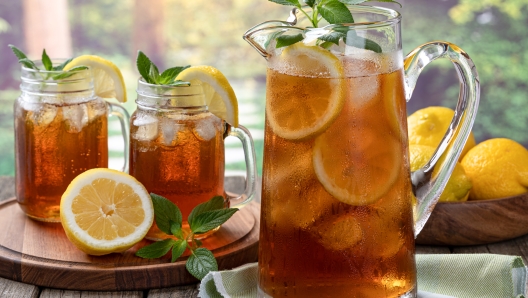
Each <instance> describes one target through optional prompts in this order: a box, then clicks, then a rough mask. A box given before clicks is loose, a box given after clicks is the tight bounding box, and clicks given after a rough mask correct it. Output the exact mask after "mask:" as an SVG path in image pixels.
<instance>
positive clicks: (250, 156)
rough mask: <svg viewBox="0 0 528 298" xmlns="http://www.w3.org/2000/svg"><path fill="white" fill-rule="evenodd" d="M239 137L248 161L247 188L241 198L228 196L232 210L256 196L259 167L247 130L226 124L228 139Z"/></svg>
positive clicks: (240, 126) (225, 135)
mask: <svg viewBox="0 0 528 298" xmlns="http://www.w3.org/2000/svg"><path fill="white" fill-rule="evenodd" d="M229 136H232V137H237V138H238V139H239V140H240V142H241V143H242V148H243V149H244V158H245V160H246V187H245V189H244V192H243V193H242V194H241V195H239V196H230V195H228V198H229V201H230V202H231V205H230V207H232V208H241V207H243V206H244V205H246V204H247V203H249V202H250V201H251V200H253V197H254V196H255V189H256V183H257V179H256V175H257V166H256V163H255V160H256V158H255V146H254V145H253V139H252V138H251V134H250V132H249V130H248V129H247V128H245V127H244V126H242V125H239V126H238V127H233V126H231V125H229V124H227V123H226V133H225V134H224V138H226V137H229Z"/></svg>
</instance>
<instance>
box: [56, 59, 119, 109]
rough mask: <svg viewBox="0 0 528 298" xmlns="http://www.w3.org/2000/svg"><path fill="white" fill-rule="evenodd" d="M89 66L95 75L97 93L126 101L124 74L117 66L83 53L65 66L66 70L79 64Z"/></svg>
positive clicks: (104, 96)
mask: <svg viewBox="0 0 528 298" xmlns="http://www.w3.org/2000/svg"><path fill="white" fill-rule="evenodd" d="M81 65H84V66H88V67H90V68H91V69H92V72H93V76H94V88H95V94H96V95H97V96H99V97H103V98H115V99H117V101H119V102H126V88H125V82H124V80H123V75H122V74H121V71H120V70H119V68H117V66H116V65H115V64H114V63H112V62H111V61H108V60H106V59H103V58H101V57H99V56H95V55H82V56H79V57H77V58H75V59H73V60H72V61H70V63H68V64H66V66H64V69H63V70H64V71H67V70H70V69H72V68H74V67H77V66H81Z"/></svg>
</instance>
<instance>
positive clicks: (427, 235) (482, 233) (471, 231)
mask: <svg viewBox="0 0 528 298" xmlns="http://www.w3.org/2000/svg"><path fill="white" fill-rule="evenodd" d="M525 234H528V193H525V194H522V195H518V196H513V197H508V198H502V199H494V200H485V201H467V202H457V203H438V204H436V206H435V208H434V210H433V213H432V214H431V217H429V220H428V221H427V223H426V224H425V226H424V228H423V230H422V232H421V233H420V234H419V235H418V237H417V238H416V244H425V245H477V244H487V243H493V242H498V241H503V240H508V239H512V238H515V237H519V236H522V235H525Z"/></svg>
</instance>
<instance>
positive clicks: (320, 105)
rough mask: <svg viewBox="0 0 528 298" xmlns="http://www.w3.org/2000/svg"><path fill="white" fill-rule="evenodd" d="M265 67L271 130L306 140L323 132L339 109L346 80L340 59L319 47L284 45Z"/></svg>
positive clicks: (344, 93) (288, 137) (343, 97)
mask: <svg viewBox="0 0 528 298" xmlns="http://www.w3.org/2000/svg"><path fill="white" fill-rule="evenodd" d="M278 59H279V60H278V61H273V62H272V64H271V67H270V69H269V70H268V84H267V100H266V105H267V106H266V117H267V121H268V122H269V125H270V127H271V128H272V130H273V132H274V133H275V134H277V135H278V136H280V137H282V138H285V139H289V140H305V139H309V138H311V137H314V136H316V135H318V134H320V133H321V132H323V131H324V130H325V129H326V128H327V127H328V126H330V124H332V122H333V121H334V120H335V119H336V117H337V116H338V115H339V113H340V112H341V109H342V107H343V104H344V102H345V97H346V83H345V80H344V70H343V66H342V63H341V61H339V59H337V57H336V56H334V55H333V54H331V53H330V52H329V51H327V50H325V49H322V48H320V47H318V46H306V45H304V44H303V43H297V44H294V45H292V46H289V47H287V48H286V49H285V50H284V51H283V52H282V54H281V55H280V57H279V58H278Z"/></svg>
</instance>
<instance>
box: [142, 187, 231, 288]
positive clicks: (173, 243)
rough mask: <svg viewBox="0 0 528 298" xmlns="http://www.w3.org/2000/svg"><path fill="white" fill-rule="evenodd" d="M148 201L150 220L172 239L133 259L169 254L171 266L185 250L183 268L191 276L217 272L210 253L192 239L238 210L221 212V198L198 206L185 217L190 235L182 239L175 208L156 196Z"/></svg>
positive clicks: (201, 276)
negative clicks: (150, 209)
mask: <svg viewBox="0 0 528 298" xmlns="http://www.w3.org/2000/svg"><path fill="white" fill-rule="evenodd" d="M150 197H151V199H152V204H153V205H154V216H155V221H156V224H157V225H158V228H159V229H160V230H161V231H162V232H164V233H165V234H167V235H173V236H174V237H175V238H176V239H172V238H171V239H165V240H163V241H158V242H154V243H152V244H150V245H147V246H145V247H142V248H141V249H139V250H138V251H137V252H136V256H138V257H141V258H146V259H155V258H160V257H162V256H164V255H166V254H167V253H168V252H169V251H171V253H172V257H171V262H175V261H176V260H177V259H178V258H179V257H180V256H181V255H183V253H184V252H185V250H187V249H189V250H190V253H191V254H190V256H189V258H188V259H187V261H186V263H185V267H186V268H187V271H189V273H190V274H191V275H193V276H194V277H196V278H198V279H200V280H201V279H203V278H204V277H205V276H206V275H207V273H209V271H216V270H218V264H217V262H216V259H215V257H214V255H213V253H212V252H211V251H209V250H208V249H207V248H204V247H201V246H202V242H201V241H200V240H198V239H196V238H195V237H196V235H199V234H203V233H206V232H209V231H210V230H212V229H214V228H216V227H218V226H220V225H221V224H223V223H225V222H226V221H227V220H228V219H229V218H231V216H233V214H235V212H237V211H238V209H236V208H225V203H224V198H223V197H221V196H216V197H213V198H212V199H211V200H209V201H207V202H205V203H202V204H199V205H198V206H196V207H194V209H193V210H192V211H191V213H190V214H189V216H188V219H187V221H188V222H189V226H190V228H191V232H190V233H189V234H188V235H187V236H185V235H184V233H183V231H182V214H181V211H180V209H179V208H178V206H176V205H175V204H173V203H172V202H171V201H169V200H167V199H166V198H164V197H162V196H159V195H156V194H152V193H151V194H150Z"/></svg>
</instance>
